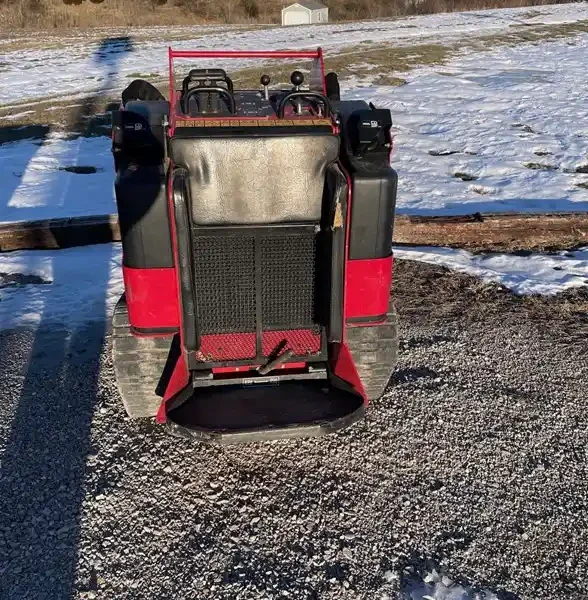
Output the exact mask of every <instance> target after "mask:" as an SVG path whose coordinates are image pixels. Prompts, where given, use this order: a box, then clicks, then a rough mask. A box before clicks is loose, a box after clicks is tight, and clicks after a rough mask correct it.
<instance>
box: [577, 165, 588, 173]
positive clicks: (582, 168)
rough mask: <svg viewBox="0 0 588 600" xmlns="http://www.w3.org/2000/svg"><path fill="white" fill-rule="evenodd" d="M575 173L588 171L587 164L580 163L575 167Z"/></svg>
mask: <svg viewBox="0 0 588 600" xmlns="http://www.w3.org/2000/svg"><path fill="white" fill-rule="evenodd" d="M576 173H588V165H580V166H579V167H576Z"/></svg>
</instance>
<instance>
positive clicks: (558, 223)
mask: <svg viewBox="0 0 588 600" xmlns="http://www.w3.org/2000/svg"><path fill="white" fill-rule="evenodd" d="M393 239H394V244H396V245H404V244H405V245H410V246H449V247H452V248H464V249H466V250H471V251H480V250H485V251H496V252H513V251H521V250H527V251H537V252H539V251H542V250H543V251H545V250H554V249H561V250H565V249H569V248H576V247H578V246H582V245H588V213H553V214H521V213H516V214H512V213H511V214H487V215H484V214H479V213H478V214H475V215H465V216H453V217H451V216H448V217H445V216H440V217H417V216H410V215H399V216H398V217H397V218H396V221H395V223H394V238H393Z"/></svg>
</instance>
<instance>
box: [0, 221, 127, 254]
mask: <svg viewBox="0 0 588 600" xmlns="http://www.w3.org/2000/svg"><path fill="white" fill-rule="evenodd" d="M119 240H120V231H119V227H118V217H117V216H116V215H99V216H95V217H72V218H67V219H50V220H46V221H22V222H18V223H0V252H8V251H10V250H54V249H55V250H56V249H60V248H72V247H74V246H88V245H90V244H105V243H109V242H115V241H119Z"/></svg>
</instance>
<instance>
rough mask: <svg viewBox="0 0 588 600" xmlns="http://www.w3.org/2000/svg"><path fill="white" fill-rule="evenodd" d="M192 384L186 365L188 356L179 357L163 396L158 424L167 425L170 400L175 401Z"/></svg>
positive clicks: (158, 414)
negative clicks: (167, 408)
mask: <svg viewBox="0 0 588 600" xmlns="http://www.w3.org/2000/svg"><path fill="white" fill-rule="evenodd" d="M189 383H190V374H189V373H188V366H187V365H186V356H185V354H184V353H183V352H182V354H181V355H180V356H179V357H178V359H177V361H176V364H175V366H174V370H173V371H172V374H171V377H170V378H169V382H168V384H167V387H166V388H165V392H164V394H163V401H162V402H161V404H160V405H159V410H158V411H157V415H156V416H155V421H156V422H157V423H165V422H166V420H167V410H166V407H167V405H168V404H169V402H170V400H173V399H174V398H175V397H176V396H177V395H178V394H179V393H180V392H181V391H182V390H183V389H184V388H185V387H186V386H187V385H188V384H189Z"/></svg>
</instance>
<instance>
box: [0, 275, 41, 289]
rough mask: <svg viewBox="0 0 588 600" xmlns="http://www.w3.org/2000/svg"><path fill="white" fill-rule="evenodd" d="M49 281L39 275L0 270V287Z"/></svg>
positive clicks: (38, 283)
mask: <svg viewBox="0 0 588 600" xmlns="http://www.w3.org/2000/svg"><path fill="white" fill-rule="evenodd" d="M50 283H51V281H47V280H46V279H43V278H42V277H40V276H39V275H24V274H23V273H2V272H0V289H2V288H7V287H21V286H23V285H48V284H50Z"/></svg>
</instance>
